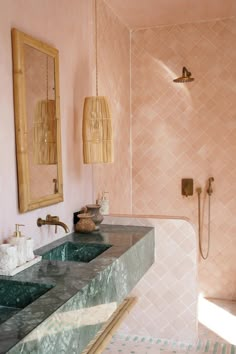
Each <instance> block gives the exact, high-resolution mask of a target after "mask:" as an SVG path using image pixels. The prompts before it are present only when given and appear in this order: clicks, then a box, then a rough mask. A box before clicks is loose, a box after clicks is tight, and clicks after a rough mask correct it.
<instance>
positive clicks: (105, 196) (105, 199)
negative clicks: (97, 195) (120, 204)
mask: <svg viewBox="0 0 236 354" xmlns="http://www.w3.org/2000/svg"><path fill="white" fill-rule="evenodd" d="M100 212H101V214H102V215H108V214H109V192H103V193H102V199H101V209H100Z"/></svg>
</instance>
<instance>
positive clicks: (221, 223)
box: [131, 18, 236, 299]
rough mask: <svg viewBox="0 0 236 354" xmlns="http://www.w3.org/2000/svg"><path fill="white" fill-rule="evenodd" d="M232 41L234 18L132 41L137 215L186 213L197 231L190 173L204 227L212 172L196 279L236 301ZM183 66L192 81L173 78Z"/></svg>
mask: <svg viewBox="0 0 236 354" xmlns="http://www.w3.org/2000/svg"><path fill="white" fill-rule="evenodd" d="M235 42H236V20H235V19H234V18H231V19H225V20H218V21H209V22H201V23H195V24H184V25H174V26H163V27H157V28H148V29H143V30H137V31H134V32H132V46H131V48H132V49H131V50H132V137H133V140H132V149H133V178H132V182H133V186H132V187H133V196H132V200H133V213H134V214H152V215H178V216H186V217H189V218H190V219H191V220H192V221H193V222H194V223H195V225H196V229H197V195H196V193H195V192H194V196H193V197H189V198H184V197H182V196H181V178H186V177H188V178H193V179H194V189H195V188H196V187H197V186H201V187H202V188H203V195H204V198H203V199H204V201H205V202H204V206H205V215H204V224H205V225H206V223H207V199H206V198H205V195H206V181H207V179H208V177H210V176H214V178H215V182H214V184H213V189H214V193H213V195H212V208H211V249H210V256H209V259H208V260H207V261H200V266H199V281H200V288H201V291H202V292H203V293H204V294H205V295H206V296H210V297H218V298H227V299H236V279H235V274H236V262H235V254H236V237H235V234H236V219H235V210H236V198H235V196H236V161H235V156H236V100H235V96H236V89H235V87H236V66H235V59H236V47H235V45H234V43H235ZM183 66H186V67H187V68H188V69H189V70H190V71H191V72H192V75H193V77H194V78H195V81H193V82H191V83H187V84H176V83H173V81H172V80H173V79H174V78H176V77H178V76H180V75H181V72H182V67H183ZM206 238H207V233H206V227H204V239H205V240H206ZM204 244H205V242H204Z"/></svg>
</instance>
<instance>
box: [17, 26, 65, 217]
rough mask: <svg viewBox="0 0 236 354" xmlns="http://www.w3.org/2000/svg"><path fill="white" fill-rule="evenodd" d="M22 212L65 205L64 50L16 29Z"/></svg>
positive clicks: (19, 188)
mask: <svg viewBox="0 0 236 354" xmlns="http://www.w3.org/2000/svg"><path fill="white" fill-rule="evenodd" d="M12 48H13V80H14V111H15V135H16V157H17V174H18V196H19V210H20V212H22V213H23V212H26V211H28V210H33V209H37V208H40V207H43V206H47V205H51V204H55V203H59V202H61V201H63V184H62V161H61V128H60V96H59V55H58V50H57V49H55V48H53V47H51V46H49V45H48V44H45V43H43V42H41V41H39V40H36V39H34V38H32V37H31V36H29V35H27V34H25V33H23V32H20V31H18V30H16V29H12Z"/></svg>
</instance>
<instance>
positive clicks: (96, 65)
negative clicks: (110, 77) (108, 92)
mask: <svg viewBox="0 0 236 354" xmlns="http://www.w3.org/2000/svg"><path fill="white" fill-rule="evenodd" d="M97 10H98V8H97V0H94V12H95V14H94V15H95V16H94V20H95V61H96V62H95V71H96V96H98V20H97Z"/></svg>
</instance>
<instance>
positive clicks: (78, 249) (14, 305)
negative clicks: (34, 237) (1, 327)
mask: <svg viewBox="0 0 236 354" xmlns="http://www.w3.org/2000/svg"><path fill="white" fill-rule="evenodd" d="M110 247H111V245H107V244H97V243H79V242H78V243H77V242H70V241H67V242H64V243H62V244H61V245H59V246H56V247H54V248H52V249H50V250H49V251H46V252H45V253H40V254H41V256H42V259H44V260H49V261H61V262H85V263H88V262H90V261H92V260H93V259H95V258H96V257H98V256H99V255H100V254H102V253H103V252H105V251H106V250H107V249H109V248H110ZM52 288H53V285H48V284H38V283H31V282H19V281H15V280H8V279H0V324H1V323H3V322H5V321H6V320H8V319H9V318H10V317H12V316H13V315H15V314H16V313H18V312H19V311H21V310H22V309H23V308H25V307H26V306H28V305H29V304H31V303H32V302H34V301H35V300H36V299H38V298H39V297H40V296H42V295H43V294H45V293H46V292H47V291H48V290H50V289H52Z"/></svg>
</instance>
